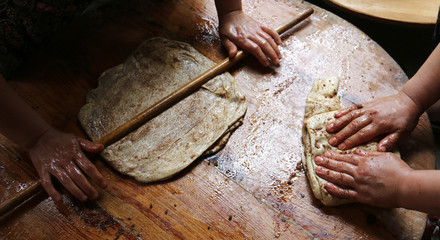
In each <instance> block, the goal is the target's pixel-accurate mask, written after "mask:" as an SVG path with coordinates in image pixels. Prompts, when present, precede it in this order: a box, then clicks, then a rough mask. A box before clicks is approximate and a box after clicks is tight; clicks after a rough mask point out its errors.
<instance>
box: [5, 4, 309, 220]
mask: <svg viewBox="0 0 440 240" xmlns="http://www.w3.org/2000/svg"><path fill="white" fill-rule="evenodd" d="M313 12H314V11H313V9H311V8H310V9H308V10H307V11H305V12H303V13H301V14H300V15H299V16H297V17H296V18H294V19H292V20H291V21H289V22H288V23H285V24H283V25H281V26H280V27H278V28H277V29H276V31H277V32H278V34H280V35H281V34H283V33H285V32H286V31H287V30H288V29H290V28H292V27H293V26H295V25H297V24H298V23H300V22H302V21H303V20H305V19H306V18H307V17H309V16H310V15H312V13H313ZM248 55H249V54H248V53H247V52H243V51H242V50H240V51H238V52H237V55H236V56H235V57H233V58H226V59H225V60H223V61H221V62H220V63H218V64H217V65H215V66H213V67H212V68H210V69H208V70H207V71H206V72H204V73H202V74H201V75H199V76H198V77H196V78H195V79H193V80H192V81H190V82H188V83H187V84H185V85H184V86H182V87H181V88H179V89H177V90H176V91H174V92H172V93H171V94H169V95H168V96H166V97H164V98H163V99H162V100H160V101H159V102H157V103H155V104H154V105H152V106H151V107H149V108H147V109H146V110H145V111H143V112H141V113H139V114H137V115H136V116H134V117H133V118H132V119H130V120H129V121H127V122H126V123H124V124H123V125H121V126H119V127H118V128H116V129H115V130H113V131H112V132H110V133H109V134H107V135H106V136H104V137H103V138H101V139H99V140H98V141H96V142H97V143H101V144H103V145H104V146H105V147H107V146H110V145H111V144H113V143H114V142H116V141H118V140H119V139H121V138H123V137H124V136H126V135H127V134H129V133H130V132H132V131H133V130H135V129H137V128H138V127H140V126H141V125H142V124H144V123H145V122H147V121H149V120H151V119H152V118H154V117H155V116H157V115H159V114H160V113H161V112H163V111H165V110H166V109H168V108H170V107H171V106H173V105H174V104H176V103H178V102H179V101H181V100H182V99H184V98H185V97H187V96H189V95H191V93H193V92H195V91H196V90H197V89H199V88H200V87H201V86H202V85H203V84H205V83H206V82H208V81H209V80H210V79H212V78H213V77H215V76H217V75H219V74H222V73H223V72H226V71H227V70H228V69H230V68H231V67H232V66H234V65H235V64H236V63H238V62H239V61H241V60H242V59H243V58H245V57H246V56H248ZM40 190H42V186H41V181H40V180H37V181H35V182H33V183H32V184H31V185H30V186H29V187H27V188H26V189H24V190H23V191H21V192H19V193H18V194H17V195H16V196H14V197H12V198H11V199H8V200H7V201H5V202H3V203H1V205H0V216H2V215H4V214H6V213H7V212H9V211H10V210H12V209H13V208H15V207H16V206H18V205H19V204H21V203H22V202H24V201H25V200H26V199H28V198H29V197H31V196H32V195H34V194H35V193H37V192H38V191H40Z"/></svg>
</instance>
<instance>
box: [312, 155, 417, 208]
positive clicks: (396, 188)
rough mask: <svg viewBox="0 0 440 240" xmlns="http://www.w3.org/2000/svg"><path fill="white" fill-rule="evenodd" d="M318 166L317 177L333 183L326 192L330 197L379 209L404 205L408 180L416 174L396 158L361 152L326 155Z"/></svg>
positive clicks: (320, 159) (394, 156)
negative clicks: (411, 175) (402, 203)
mask: <svg viewBox="0 0 440 240" xmlns="http://www.w3.org/2000/svg"><path fill="white" fill-rule="evenodd" d="M315 163H316V164H317V165H318V166H317V167H316V169H315V171H316V174H317V175H318V176H319V177H321V178H323V179H325V180H327V181H329V182H328V183H326V185H325V189H327V191H328V192H329V193H330V194H332V195H334V196H336V197H339V198H345V199H349V200H351V201H356V202H361V203H366V204H369V205H373V206H378V207H397V206H398V205H400V204H401V202H403V201H402V199H401V198H405V197H407V196H404V195H405V194H404V187H405V180H406V179H407V176H409V175H410V173H411V172H412V171H414V170H412V169H411V168H410V167H409V166H408V165H407V164H406V163H405V162H404V161H402V160H401V159H400V158H398V157H397V156H396V155H395V154H392V153H381V152H366V151H363V150H360V149H357V150H356V151H355V154H337V153H333V152H326V153H325V154H324V156H318V157H316V158H315ZM338 185H340V186H344V187H340V186H338Z"/></svg>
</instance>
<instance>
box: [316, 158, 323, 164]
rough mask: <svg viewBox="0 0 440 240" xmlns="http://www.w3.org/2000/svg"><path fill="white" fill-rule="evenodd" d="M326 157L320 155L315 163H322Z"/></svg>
mask: <svg viewBox="0 0 440 240" xmlns="http://www.w3.org/2000/svg"><path fill="white" fill-rule="evenodd" d="M323 160H324V159H322V157H320V156H318V157H316V158H315V163H317V164H319V163H322V162H323Z"/></svg>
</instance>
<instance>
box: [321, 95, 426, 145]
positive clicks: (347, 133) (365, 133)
mask: <svg viewBox="0 0 440 240" xmlns="http://www.w3.org/2000/svg"><path fill="white" fill-rule="evenodd" d="M422 112H423V111H422V110H421V108H420V107H419V106H418V105H417V104H416V103H415V102H414V101H413V100H412V99H411V98H410V97H408V95H406V94H405V93H404V92H399V93H398V94H396V95H393V96H389V97H384V98H380V99H377V100H374V101H371V102H367V103H365V104H362V106H352V107H349V108H345V109H342V110H340V111H338V112H337V113H335V117H336V120H335V121H333V122H332V123H330V124H328V125H327V131H328V132H329V133H336V134H335V135H334V136H333V137H331V138H330V139H329V143H330V144H331V145H332V146H335V147H336V146H337V147H338V148H339V149H341V150H345V149H349V148H352V147H355V146H357V145H359V144H362V143H365V142H368V141H370V140H372V139H373V138H375V137H377V136H380V135H382V134H386V137H385V138H383V139H382V140H381V141H380V142H379V144H378V145H377V149H378V151H381V152H385V151H390V150H391V149H392V148H393V147H394V146H395V145H396V143H397V141H398V140H399V139H400V138H401V137H402V136H405V135H407V134H409V133H410V132H411V131H412V130H413V129H414V128H415V127H416V125H417V122H418V119H419V117H420V115H421V114H422Z"/></svg>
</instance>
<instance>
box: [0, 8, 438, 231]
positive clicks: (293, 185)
mask: <svg viewBox="0 0 440 240" xmlns="http://www.w3.org/2000/svg"><path fill="white" fill-rule="evenodd" d="M243 5H244V11H245V12H247V13H248V14H250V15H251V16H252V17H254V18H255V19H257V20H258V21H260V22H262V23H264V24H265V25H268V26H271V27H276V26H278V25H280V24H281V23H283V22H285V21H286V20H288V19H289V18H292V17H293V16H295V15H297V14H299V13H301V12H302V11H304V10H305V9H307V8H309V7H313V8H314V9H315V11H316V12H315V14H314V15H312V16H311V18H310V19H308V20H306V21H305V22H304V23H302V24H300V25H298V26H297V27H295V28H294V29H292V30H291V31H290V32H289V33H288V34H287V35H286V36H285V37H284V42H283V44H282V46H281V52H282V54H283V59H282V61H281V66H280V67H271V68H263V67H262V66H260V65H259V64H258V62H257V61H256V60H255V59H253V58H248V59H247V60H245V61H244V62H243V63H242V64H240V65H239V66H237V67H235V68H234V69H232V71H231V73H232V74H233V75H234V76H235V77H236V79H237V82H238V84H239V86H240V87H241V89H242V92H243V93H244V95H245V96H246V98H247V102H248V106H249V107H248V112H247V114H246V116H245V119H244V124H243V126H241V127H240V128H239V129H238V130H237V131H236V132H235V133H234V134H233V135H232V138H231V139H230V141H229V142H228V144H227V145H226V147H225V148H224V149H223V150H222V151H220V152H219V153H218V154H216V155H214V156H210V157H208V158H205V159H200V160H199V161H195V162H194V163H193V164H192V165H191V166H190V167H189V168H187V169H186V170H185V171H184V172H182V173H181V174H179V175H178V176H176V177H174V178H172V179H170V180H168V181H166V182H159V183H156V184H147V185H145V184H139V183H138V182H136V181H134V180H133V179H131V178H129V177H126V176H122V175H121V174H118V173H117V172H115V171H114V170H113V169H111V168H110V166H109V165H108V164H106V163H105V162H103V161H102V160H101V159H99V158H97V157H96V158H94V159H93V161H95V164H96V165H97V167H98V169H99V170H100V171H101V172H102V173H103V175H104V177H105V178H106V180H107V181H108V182H109V186H108V188H107V189H100V193H101V197H100V199H99V200H98V201H97V202H94V203H92V202H87V203H81V202H79V201H77V200H75V199H74V198H73V197H72V196H71V195H69V194H67V193H65V194H64V195H63V200H62V202H60V203H54V202H53V201H52V199H50V198H48V197H47V195H46V194H45V193H44V192H40V193H38V194H36V195H34V196H33V197H32V198H30V199H29V200H27V201H26V202H24V203H23V204H22V205H21V206H19V207H18V208H17V209H15V210H14V211H12V212H9V213H8V214H6V215H4V216H2V217H1V218H0V236H1V237H0V238H2V239H3V238H4V239H56V238H61V239H66V238H70V239H151V238H152V239H207V238H213V239H272V238H280V239H309V238H310V239H311V238H319V239H350V238H351V239H361V238H362V239H419V238H420V236H421V234H422V232H423V229H424V225H425V223H424V221H425V217H426V215H425V214H423V213H420V212H416V211H410V210H405V209H378V208H374V207H369V206H366V205H363V204H351V205H346V206H340V207H324V206H322V205H321V204H320V203H319V202H318V201H316V200H315V199H314V198H313V195H312V193H311V191H310V186H309V185H308V182H307V179H306V177H305V175H304V172H303V170H302V167H301V163H300V161H301V160H300V159H301V151H302V145H301V127H302V120H303V115H304V105H305V99H306V96H307V94H308V92H309V90H310V88H311V86H312V83H313V80H314V79H316V78H322V77H326V76H329V75H335V76H338V77H340V79H341V84H340V94H341V96H342V97H344V98H346V99H348V100H350V101H353V102H356V103H360V102H364V101H368V100H371V99H374V98H378V97H381V96H386V95H390V94H393V93H396V92H397V90H398V89H399V88H400V87H401V86H402V85H403V84H404V83H405V82H406V81H407V77H406V75H405V74H404V72H403V71H402V70H401V68H400V67H399V66H398V65H397V63H396V62H395V61H394V60H393V59H391V57H390V56H389V55H388V54H387V53H386V52H385V51H384V50H383V49H382V48H381V47H380V46H378V45H377V44H376V43H375V42H374V41H372V40H371V39H370V38H369V37H368V36H366V35H365V34H363V33H362V32H361V31H359V30H358V29H356V28H355V27H354V26H353V25H351V24H350V23H348V22H346V21H344V20H342V19H340V18H338V17H337V16H335V15H333V14H332V13H329V12H327V11H324V10H322V9H320V8H317V7H315V6H313V5H311V4H309V3H307V2H303V1H289V0H281V1H275V0H264V1H263V0H260V1H258V0H244V1H243ZM153 36H162V37H168V38H171V39H177V40H180V41H185V42H188V43H190V44H191V45H193V46H194V47H195V48H196V49H198V50H199V51H200V52H202V53H203V54H204V55H206V56H208V57H209V58H211V59H212V60H214V61H216V62H219V61H220V60H221V59H224V58H225V52H224V50H223V49H222V47H221V45H220V41H219V37H218V33H217V17H216V11H215V7H214V3H213V1H202V0H200V1H196V0H182V1H159V0H157V1H156V0H153V1H134V0H130V1H114V2H110V3H109V4H107V5H105V6H103V7H100V8H98V9H95V10H92V11H90V12H88V13H87V14H85V15H83V16H81V17H80V18H79V19H78V20H77V21H75V22H74V23H73V25H72V26H71V28H69V29H66V30H65V31H63V32H60V33H59V34H58V35H56V36H54V37H53V41H52V42H51V43H50V44H49V46H48V47H47V48H45V49H43V50H42V51H41V52H39V53H36V54H35V55H34V57H33V58H32V59H31V60H30V61H29V62H28V63H27V64H26V65H25V66H24V67H23V68H22V69H21V70H20V73H19V75H18V76H17V77H16V78H15V79H14V80H13V81H10V82H9V83H10V84H11V86H12V87H13V88H14V89H15V90H16V91H17V92H18V93H19V94H20V95H21V96H22V97H23V98H24V99H25V100H26V101H27V102H28V103H29V104H30V105H31V106H32V107H33V108H34V109H36V110H37V111H38V112H40V113H41V114H42V115H43V116H44V117H45V119H47V120H48V121H49V122H50V123H51V124H53V125H54V126H56V127H57V128H59V129H61V130H64V131H69V132H73V133H75V134H78V135H80V136H84V132H83V131H82V129H81V128H80V126H79V124H78V120H77V116H76V115H77V113H78V110H79V109H80V108H81V106H82V105H84V103H85V95H86V93H87V92H88V91H89V90H90V89H92V88H94V87H96V85H97V83H96V80H97V79H98V77H99V75H100V74H101V73H102V72H103V71H104V70H106V69H108V68H110V67H112V66H115V65H117V64H119V63H120V62H122V61H123V60H124V59H125V58H126V57H127V56H128V55H129V54H130V53H131V52H132V51H133V50H134V49H135V48H136V47H137V46H138V45H139V44H140V43H141V42H142V41H144V40H145V39H147V38H149V37H153ZM401 146H402V147H401V148H400V150H401V153H402V156H403V158H404V159H405V160H406V161H407V162H408V163H409V164H410V166H412V167H414V168H417V169H432V168H434V152H433V138H432V132H431V129H430V125H429V122H428V120H427V117H426V115H424V116H423V117H422V118H421V120H420V122H419V125H418V127H417V128H416V130H415V131H414V132H413V133H412V135H411V137H410V138H408V139H407V140H406V141H405V142H402V144H401ZM0 164H1V165H0V171H1V176H2V182H1V185H0V188H1V189H0V190H1V191H2V192H4V194H2V195H1V198H0V200H1V201H5V200H6V199H8V198H10V197H11V196H13V195H14V194H16V193H17V192H19V191H20V190H21V189H22V187H23V186H27V185H29V184H30V183H32V182H33V181H35V179H37V178H36V176H37V175H36V173H35V170H33V168H32V166H30V164H29V160H28V157H27V156H26V154H25V153H23V152H21V151H19V150H18V149H17V148H16V147H15V146H14V145H13V144H12V143H10V142H9V141H8V140H7V139H5V138H3V137H2V138H0ZM3 176H5V177H3ZM60 189H61V188H60Z"/></svg>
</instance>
